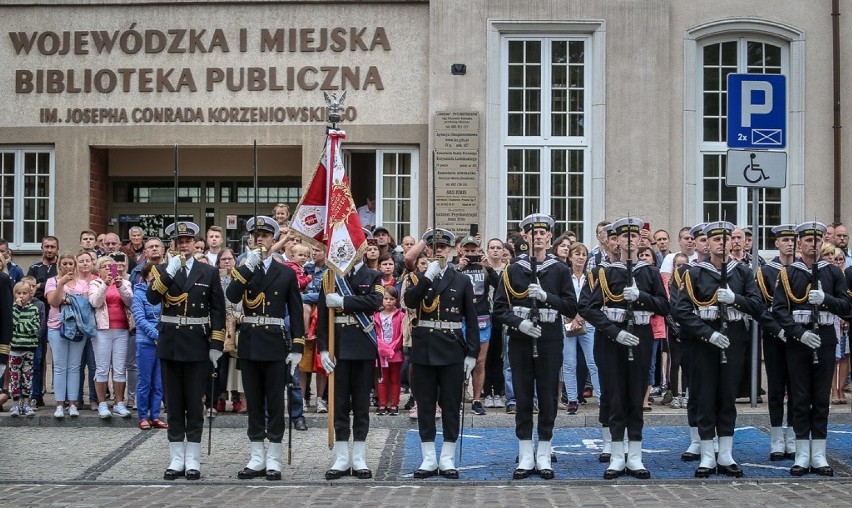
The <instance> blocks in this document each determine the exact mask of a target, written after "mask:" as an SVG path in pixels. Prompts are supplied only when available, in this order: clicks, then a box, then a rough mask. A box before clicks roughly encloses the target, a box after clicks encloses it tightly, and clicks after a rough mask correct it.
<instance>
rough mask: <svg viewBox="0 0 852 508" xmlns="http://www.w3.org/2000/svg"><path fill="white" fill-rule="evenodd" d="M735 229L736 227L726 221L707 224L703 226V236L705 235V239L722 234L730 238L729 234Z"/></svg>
mask: <svg viewBox="0 0 852 508" xmlns="http://www.w3.org/2000/svg"><path fill="white" fill-rule="evenodd" d="M736 228H737V227H736V226H734V225H733V224H732V223H730V222H728V221H726V220H720V221H716V222H708V223H707V224H705V225H704V231H703V232H704V234H705V235H707V238H710V237H711V236H717V235H722V234H725V235H728V236H731V233H733V232H734V230H735V229H736Z"/></svg>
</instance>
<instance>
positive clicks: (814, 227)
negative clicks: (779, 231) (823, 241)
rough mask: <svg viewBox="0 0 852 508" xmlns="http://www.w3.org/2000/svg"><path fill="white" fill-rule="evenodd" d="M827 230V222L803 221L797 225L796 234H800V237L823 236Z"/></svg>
mask: <svg viewBox="0 0 852 508" xmlns="http://www.w3.org/2000/svg"><path fill="white" fill-rule="evenodd" d="M826 231H828V228H827V227H825V224H823V223H822V222H816V221H810V222H803V223H801V224H799V225H798V226H796V234H797V235H799V237H803V236H818V237H820V238H822V237H823V235H825V232H826Z"/></svg>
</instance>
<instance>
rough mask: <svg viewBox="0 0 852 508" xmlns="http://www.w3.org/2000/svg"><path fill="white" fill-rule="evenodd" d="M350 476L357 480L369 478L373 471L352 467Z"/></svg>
mask: <svg viewBox="0 0 852 508" xmlns="http://www.w3.org/2000/svg"><path fill="white" fill-rule="evenodd" d="M352 476H354V477H355V478H358V479H359V480H369V479H370V478H372V477H373V472H372V471H370V470H369V469H353V470H352Z"/></svg>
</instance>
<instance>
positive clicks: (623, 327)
mask: <svg viewBox="0 0 852 508" xmlns="http://www.w3.org/2000/svg"><path fill="white" fill-rule="evenodd" d="M643 225H644V222H643V221H642V220H641V219H639V218H638V217H625V218H622V219H619V220H617V221H615V222H614V223H613V225H612V226H613V229H614V231H615V233H616V235H617V236H618V247H619V253H620V257H619V258H618V259H617V260H616V261H614V262H610V264H609V266H606V267H601V268H598V274H597V284H596V286H595V289H594V291H593V292H592V294H591V295H590V297H589V299H588V301H586V302H584V303H585V307H584V309H583V312H584V313H585V314H584V317H585V319H586V320H587V321H588V322H589V323H592V324H593V325H594V326H595V329H596V330H597V329H600V330H601V334H600V335H599V336H598V337H597V338H598V339H599V340H600V341H601V351H602V355H601V363H602V364H604V368H603V372H604V373H605V374H604V376H605V378H606V384H605V385H604V386H605V393H606V394H607V401H608V405H609V429H610V433H611V436H612V454H611V457H610V463H609V466H608V467H607V469H606V471H605V472H604V478H605V479H608V480H609V479H614V478H617V477H618V476H620V475H622V474H624V472H625V470H626V472H627V473H628V474H630V475H631V476H634V477H636V478H639V479H647V478H650V477H651V473H650V472H649V471H648V470H647V469H646V468H645V466H644V464H643V463H642V429H643V424H644V420H643V414H642V401H643V398H644V395H645V386H646V385H647V377H648V370H649V368H650V363H651V349H652V345H653V341H654V337H653V333H652V331H651V316H652V315H654V314H657V315H666V314H668V311H669V304H668V298H667V295H666V290H665V287H663V279H662V277H661V276H660V272H659V270H658V269H657V268H656V267H654V266H651V265H648V264H647V263H645V262H639V261H637V259H638V257H637V255H636V250H638V244H639V231H640V230H641V229H642V226H643ZM634 247H635V248H634ZM628 270H632V273H630V272H628ZM631 279H632V284H631V283H630V282H631ZM625 431H626V433H627V437H628V449H627V462H626V463H625V461H624V441H623V440H624V434H625Z"/></svg>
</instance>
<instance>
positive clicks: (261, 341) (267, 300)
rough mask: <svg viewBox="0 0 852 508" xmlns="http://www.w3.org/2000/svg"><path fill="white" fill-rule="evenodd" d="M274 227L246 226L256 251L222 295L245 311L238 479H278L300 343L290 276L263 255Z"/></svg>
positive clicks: (255, 220) (266, 220)
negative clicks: (246, 448)
mask: <svg viewBox="0 0 852 508" xmlns="http://www.w3.org/2000/svg"><path fill="white" fill-rule="evenodd" d="M278 228H279V227H278V223H277V222H275V221H274V220H273V219H272V218H270V217H266V216H263V215H260V216H257V217H252V218H250V219H249V220H248V222H246V230H248V233H249V234H250V235H253V236H254V237H255V245H256V246H257V248H255V249H253V250H251V251H249V252H248V254H247V255H246V260H245V264H243V266H241V267H239V268H234V269H232V270H231V278H232V281H231V284H229V285H228V289H227V291H226V296H227V298H228V300H230V301H231V302H233V303H240V302H242V303H243V309H244V311H245V312H244V314H243V315H242V316H241V317H240V318H239V334H240V335H239V336H240V341H239V344H238V346H237V347H238V351H237V355H238V356H239V358H240V372H241V374H242V380H243V387H244V388H245V394H246V401H247V402H248V429H247V432H246V433H247V434H248V438H249V441H250V442H251V458H250V459H249V462H248V464H247V465H246V467H245V468H244V469H243V470H242V471H240V472H239V473H238V474H237V477H238V478H240V479H242V480H246V479H250V478H256V477H260V476H265V477H266V479H267V480H280V479H281V452H282V445H281V441H282V439H283V437H284V396H283V393H284V390H286V388H287V384H288V377H287V368H288V365H289V374H290V378H289V379H290V382H292V376H293V374H294V371H295V369H296V366H297V365H298V364H299V361H300V360H301V357H302V348H303V347H304V344H305V338H304V335H305V326H304V321H303V318H302V297H301V295H300V294H299V284H298V281H297V280H296V273H295V272H294V271H293V269H291V268H290V267H288V266H285V265H284V264H282V263H278V262H276V261H275V259H274V258H273V257H272V256H264V255H263V254H264V253H265V252H271V250H272V246H273V244H275V237H276V236H277V235H278ZM264 258H265V259H264ZM287 314H289V315H290V333H291V335H292V336H293V351H292V352H291V351H290V346H289V343H288V340H287V334H286V331H285V324H284V316H285V315H287ZM285 363H286V364H287V365H285ZM264 439H268V440H269V450H267V451H265V452H264Z"/></svg>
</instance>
